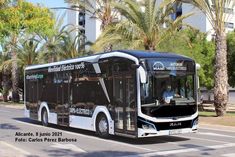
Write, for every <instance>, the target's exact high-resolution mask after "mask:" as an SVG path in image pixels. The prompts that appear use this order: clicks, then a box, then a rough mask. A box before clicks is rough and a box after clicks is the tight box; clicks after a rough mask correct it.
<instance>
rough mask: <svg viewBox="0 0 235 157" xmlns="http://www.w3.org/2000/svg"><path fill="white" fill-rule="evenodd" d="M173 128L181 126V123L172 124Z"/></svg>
mask: <svg viewBox="0 0 235 157" xmlns="http://www.w3.org/2000/svg"><path fill="white" fill-rule="evenodd" d="M170 126H171V127H175V126H181V122H175V123H170Z"/></svg>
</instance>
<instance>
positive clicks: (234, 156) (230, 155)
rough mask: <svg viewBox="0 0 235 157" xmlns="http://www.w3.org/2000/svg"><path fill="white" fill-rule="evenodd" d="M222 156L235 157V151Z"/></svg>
mask: <svg viewBox="0 0 235 157" xmlns="http://www.w3.org/2000/svg"><path fill="white" fill-rule="evenodd" d="M221 156H224V157H235V153H230V154H223V155H221Z"/></svg>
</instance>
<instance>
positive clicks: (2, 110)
mask: <svg viewBox="0 0 235 157" xmlns="http://www.w3.org/2000/svg"><path fill="white" fill-rule="evenodd" d="M0 112H5V113H11V112H10V111H6V110H0Z"/></svg>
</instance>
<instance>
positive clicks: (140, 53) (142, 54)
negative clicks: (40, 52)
mask: <svg viewBox="0 0 235 157" xmlns="http://www.w3.org/2000/svg"><path fill="white" fill-rule="evenodd" d="M116 52H119V53H123V54H127V55H131V56H133V57H135V58H137V59H141V58H178V59H184V60H190V61H193V59H191V58H189V57H186V56H183V55H179V54H175V53H169V52H155V51H144V50H114V51H111V52H105V53H97V54H94V55H90V56H84V57H79V58H73V59H68V60H63V61H58V62H53V63H46V64H39V65H30V66H27V67H26V68H25V70H31V69H38V68H45V67H49V66H55V65H60V64H69V63H76V62H82V61H84V62H86V61H89V62H92V60H94V62H95V60H96V59H97V58H100V57H102V55H104V54H112V53H116Z"/></svg>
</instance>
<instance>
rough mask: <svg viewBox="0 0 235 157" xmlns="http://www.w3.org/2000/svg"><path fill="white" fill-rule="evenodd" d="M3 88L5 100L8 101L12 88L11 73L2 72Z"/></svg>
mask: <svg viewBox="0 0 235 157" xmlns="http://www.w3.org/2000/svg"><path fill="white" fill-rule="evenodd" d="M2 88H3V92H2V93H3V101H4V102H7V101H8V98H7V97H8V93H9V89H10V77H9V75H7V74H5V73H4V72H3V74H2Z"/></svg>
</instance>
